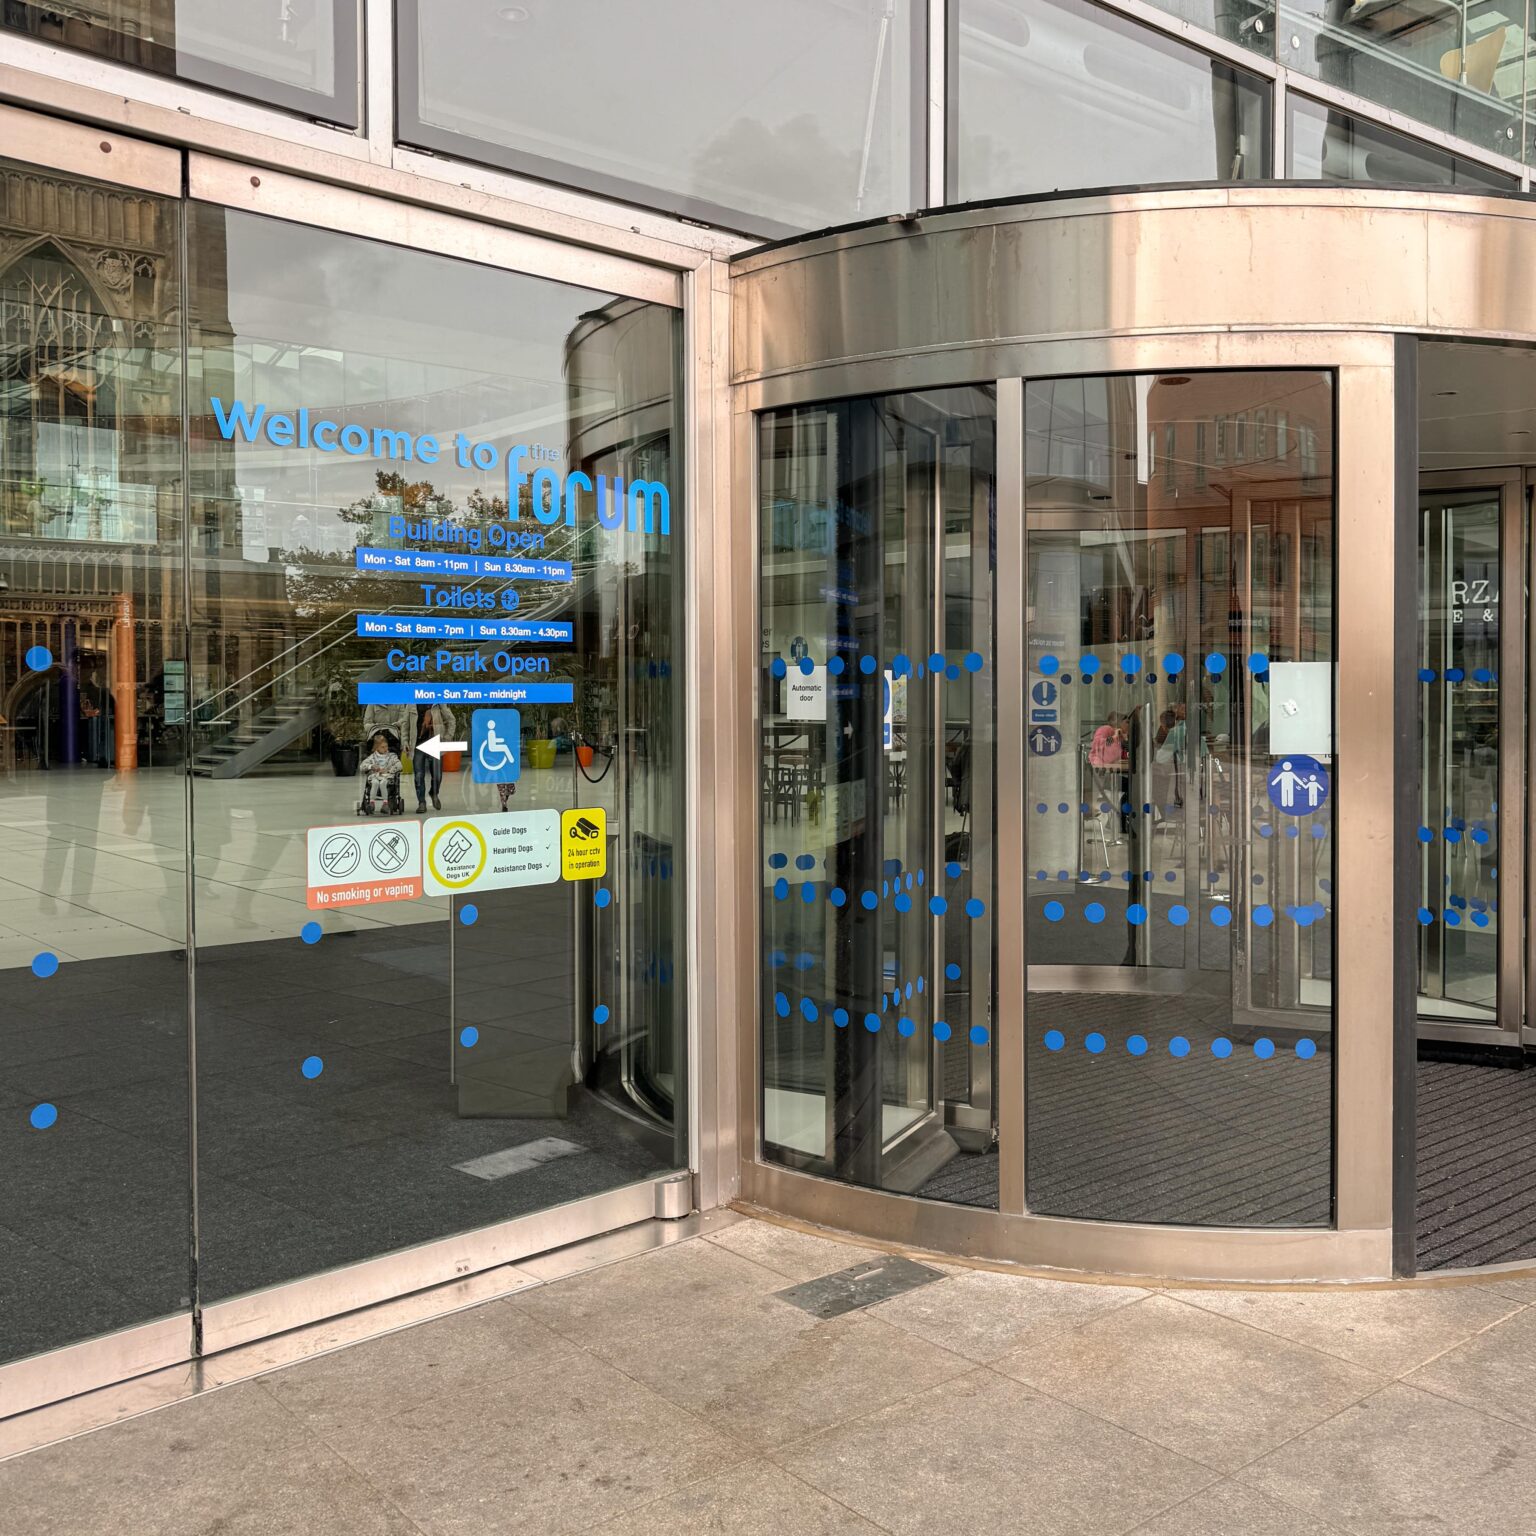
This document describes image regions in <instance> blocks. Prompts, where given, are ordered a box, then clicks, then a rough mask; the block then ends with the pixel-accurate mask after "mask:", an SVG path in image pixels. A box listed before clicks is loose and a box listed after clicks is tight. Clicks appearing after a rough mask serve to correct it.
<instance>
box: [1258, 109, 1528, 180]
mask: <svg viewBox="0 0 1536 1536" xmlns="http://www.w3.org/2000/svg"><path fill="white" fill-rule="evenodd" d="M1286 109H1287V113H1288V125H1287V131H1286V146H1287V153H1288V161H1289V163H1288V165H1287V166H1286V174H1287V175H1288V176H1290V177H1293V178H1294V179H1295V180H1297V181H1355V182H1360V181H1364V182H1372V181H1374V182H1381V183H1382V184H1384V185H1387V186H1407V187H1433V186H1447V187H1484V188H1486V189H1487V190H1489V191H1491V192H1514V191H1518V190H1519V186H1520V181H1519V178H1518V177H1516V176H1514V175H1513V174H1511V173H1509V172H1506V171H1497V170H1495V169H1494V168H1493V167H1492V166H1490V165H1479V164H1478V163H1477V162H1476V161H1475V160H1468V159H1467V158H1466V157H1465V156H1464V155H1455V154H1452V153H1451V152H1450V151H1449V150H1447V149H1441V148H1439V147H1438V146H1437V145H1434V144H1426V143H1424V142H1423V141H1422V140H1420V139H1411V138H1409V137H1408V135H1407V134H1405V133H1395V132H1394V131H1393V130H1392V129H1390V128H1386V127H1383V126H1382V125H1381V124H1380V123H1373V122H1370V121H1369V120H1367V119H1365V118H1360V117H1355V116H1352V115H1351V114H1350V113H1348V112H1339V111H1335V110H1333V109H1331V108H1329V107H1325V106H1323V105H1321V103H1319V102H1315V101H1308V100H1307V99H1306V97H1304V96H1298V95H1296V94H1295V93H1294V92H1292V93H1291V94H1289V95H1288V96H1287V97H1286Z"/></svg>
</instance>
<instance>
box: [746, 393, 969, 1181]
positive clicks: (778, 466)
mask: <svg viewBox="0 0 1536 1536" xmlns="http://www.w3.org/2000/svg"><path fill="white" fill-rule="evenodd" d="M995 430H996V407H995V404H994V401H993V398H992V394H991V391H989V390H979V389H951V390H935V391H932V392H929V393H924V394H919V395H896V396H891V397H887V398H882V399H877V400H855V401H848V402H844V403H840V404H837V405H832V406H826V407H821V406H818V407H811V408H805V409H799V410H790V411H775V412H769V413H767V414H766V415H765V416H764V417H763V418H762V419H761V422H760V427H759V439H758V452H759V456H760V457H759V474H760V484H761V488H762V489H761V497H762V499H761V505H760V512H761V519H762V539H763V546H762V559H763V567H762V659H761V676H762V688H763V712H762V736H761V743H760V746H761V775H762V829H763V868H762V881H761V890H762V931H763V945H764V952H763V956H762V987H763V1001H762V1019H763V1101H762V1115H763V1138H764V1152H765V1155H766V1156H767V1157H769V1158H770V1159H773V1160H776V1161H780V1162H782V1163H784V1164H785V1165H787V1166H789V1167H792V1168H799V1169H802V1170H806V1171H810V1172H815V1173H824V1174H828V1175H831V1176H833V1177H836V1178H842V1179H846V1180H849V1181H851V1182H854V1183H859V1184H866V1185H870V1186H872V1187H874V1188H877V1189H895V1190H900V1191H902V1192H904V1193H913V1194H920V1195H925V1196H927V1197H929V1198H931V1199H945V1200H956V1201H960V1202H962V1203H966V1204H975V1205H987V1206H993V1207H995V1206H996V1204H997V1194H998V1172H997V1155H996V1150H995V1148H994V1146H993V1144H992V1121H991V1105H992V1079H993V1063H992V1048H991V1038H992V1026H993V1017H992V1016H993V985H992V976H993V949H994V942H995V934H994V928H993V921H994V918H993V908H994V905H995V902H994V897H993V893H994V891H995V888H996V879H997V870H996V864H995V854H996V846H995V844H996V838H995V831H994V828H995V816H994V810H995V796H994V791H993V764H994V758H995V751H994V740H995V736H994V719H995V707H996V706H995V700H994V697H993V685H992V655H993V647H992V634H993V600H994V599H993V592H994V556H993V549H994V543H993V537H992V533H993V529H992V521H993V509H994V505H995V458H996V448H995Z"/></svg>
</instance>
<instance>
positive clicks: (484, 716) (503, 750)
mask: <svg viewBox="0 0 1536 1536" xmlns="http://www.w3.org/2000/svg"><path fill="white" fill-rule="evenodd" d="M469 750H470V772H471V774H472V775H473V777H474V781H475V783H476V784H515V783H517V776H518V774H519V773H520V772H521V771H522V761H521V753H522V722H521V718H520V716H519V715H518V712H517V711H516V710H515V709H477V710H476V711H475V712H474V715H473V716H472V717H471V720H470V733H469Z"/></svg>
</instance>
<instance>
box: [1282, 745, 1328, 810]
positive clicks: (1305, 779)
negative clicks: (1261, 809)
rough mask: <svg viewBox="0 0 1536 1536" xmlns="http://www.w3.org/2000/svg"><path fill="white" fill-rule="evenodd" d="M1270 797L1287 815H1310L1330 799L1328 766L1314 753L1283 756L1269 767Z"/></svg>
mask: <svg viewBox="0 0 1536 1536" xmlns="http://www.w3.org/2000/svg"><path fill="white" fill-rule="evenodd" d="M1268 787H1269V800H1270V804H1271V805H1273V806H1274V808H1275V809H1276V810H1277V811H1283V812H1284V813H1285V814H1286V815H1287V816H1308V815H1310V814H1311V813H1312V812H1313V811H1320V810H1322V808H1323V807H1324V806H1325V805H1327V803H1328V789H1329V785H1328V770H1327V769H1326V768H1324V767H1323V765H1322V764H1321V763H1320V762H1318V760H1317V759H1316V758H1315V757H1304V756H1302V755H1301V753H1299V752H1294V753H1292V754H1291V755H1290V756H1289V757H1282V758H1281V759H1280V761H1279V762H1277V763H1276V764H1275V765H1274V767H1273V768H1271V769H1270V770H1269V784H1268Z"/></svg>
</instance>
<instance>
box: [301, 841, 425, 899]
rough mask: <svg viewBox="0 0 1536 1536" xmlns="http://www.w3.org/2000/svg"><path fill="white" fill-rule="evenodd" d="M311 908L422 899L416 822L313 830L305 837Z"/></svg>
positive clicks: (308, 892)
mask: <svg viewBox="0 0 1536 1536" xmlns="http://www.w3.org/2000/svg"><path fill="white" fill-rule="evenodd" d="M305 853H306V859H307V870H306V880H305V884H306V886H307V890H306V893H305V899H306V901H307V903H308V905H309V907H310V909H311V910H312V911H313V910H318V909H319V908H321V907H357V906H366V905H367V904H368V903H370V902H375V901H414V900H416V898H417V897H418V896H420V895H421V826H420V824H419V823H418V822H414V821H362V822H356V821H354V822H349V823H347V824H346V825H345V826H340V827H310V828H309V830H308V834H307V836H306V838H305Z"/></svg>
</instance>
